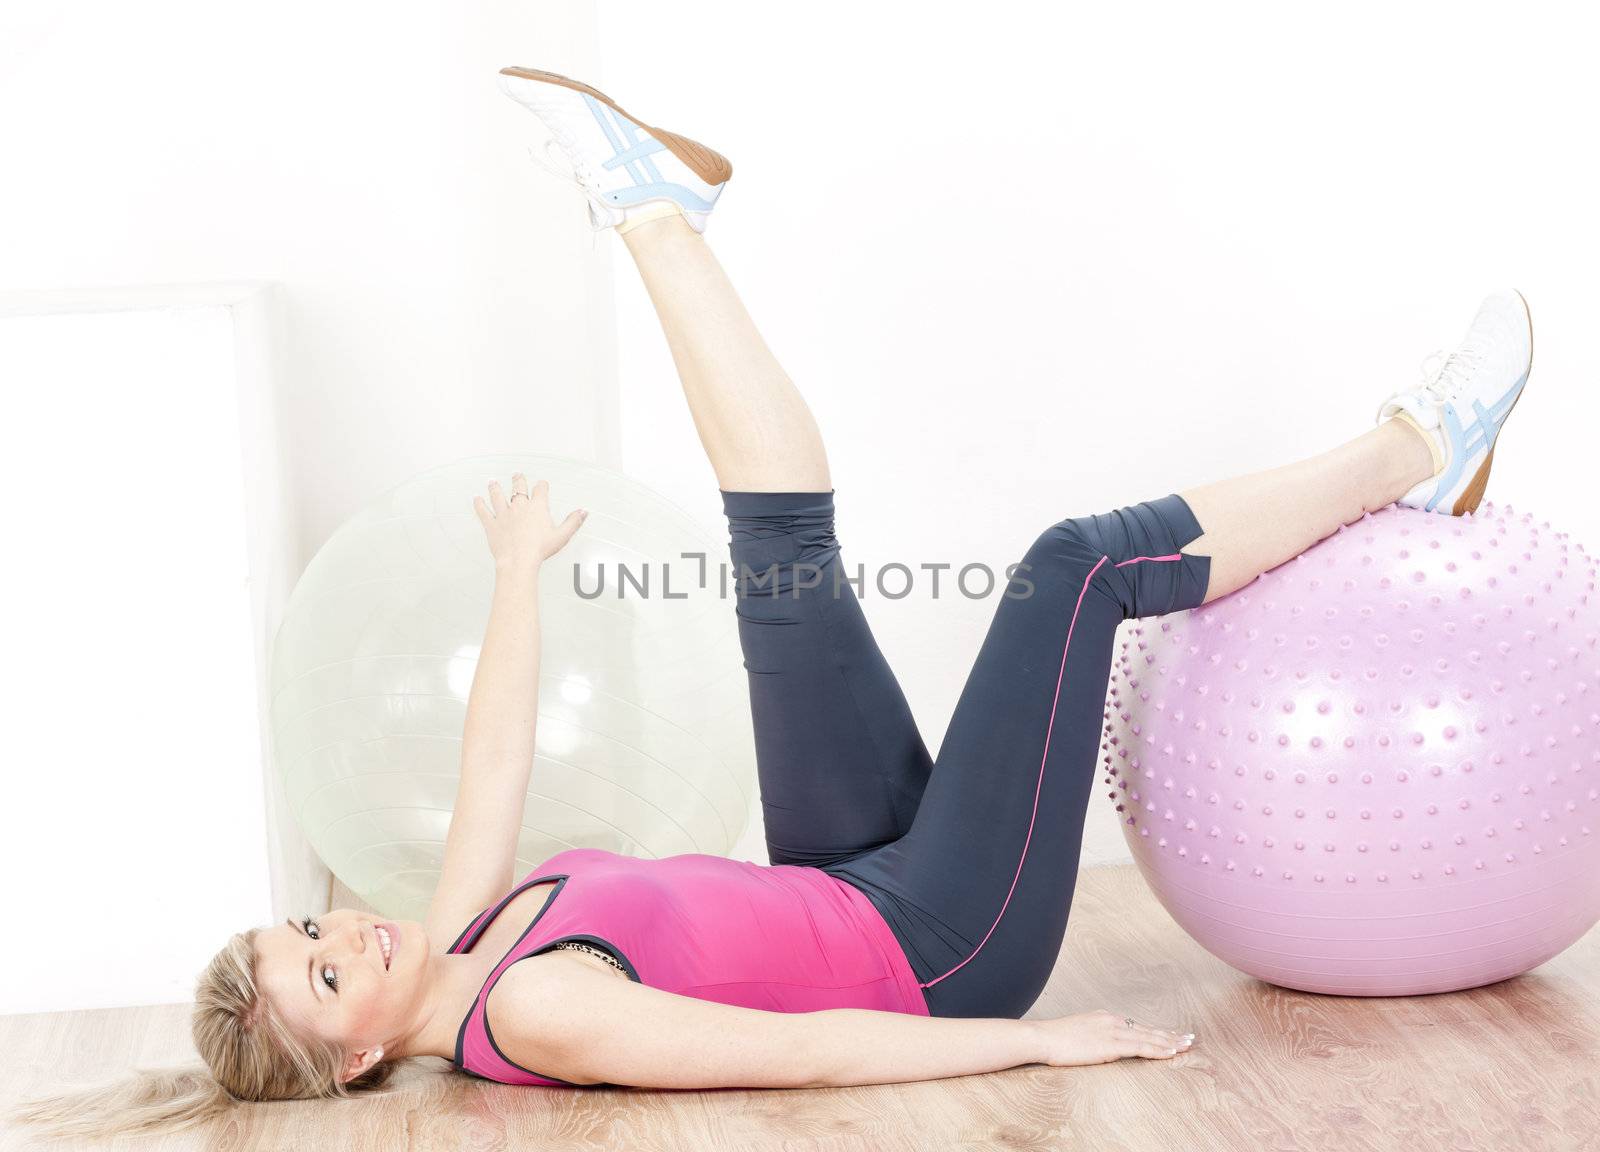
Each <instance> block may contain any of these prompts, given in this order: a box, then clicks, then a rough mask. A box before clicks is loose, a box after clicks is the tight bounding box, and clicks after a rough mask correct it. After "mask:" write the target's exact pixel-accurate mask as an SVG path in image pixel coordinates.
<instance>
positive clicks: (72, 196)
mask: <svg viewBox="0 0 1600 1152" xmlns="http://www.w3.org/2000/svg"><path fill="white" fill-rule="evenodd" d="M0 46H4V47H3V49H0V102H3V105H4V107H5V109H6V111H5V113H4V115H0V166H3V171H4V179H0V253H3V254H4V255H3V258H0V290H3V289H38V288H56V287H81V286H85V285H108V284H109V285H134V284H160V283H168V282H181V281H195V280H217V279H260V280H275V281H279V282H281V283H282V284H283V286H284V302H285V310H286V314H285V339H286V346H285V348H284V379H285V382H286V391H285V395H284V397H283V406H284V416H285V419H284V426H285V427H286V428H289V429H291V430H292V436H293V446H292V459H291V465H292V469H293V473H294V478H293V490H294V494H295V497H296V500H297V503H298V504H299V505H300V506H301V508H302V509H303V516H302V518H301V533H302V537H301V544H302V547H303V548H304V550H305V552H306V555H309V554H310V553H311V552H312V551H314V550H315V548H316V546H317V545H319V544H320V543H321V542H322V541H323V540H324V539H326V538H327V536H328V534H329V533H330V532H331V531H332V529H333V528H334V527H336V526H337V525H338V523H339V522H341V521H342V520H343V519H344V518H345V517H346V516H347V515H348V514H349V513H350V512H351V511H353V510H354V509H355V508H356V507H358V506H359V505H360V504H361V503H362V502H363V501H364V500H366V499H367V498H369V497H370V496H371V495H372V494H374V493H375V492H377V491H380V490H382V489H383V488H386V487H388V486H389V485H391V484H394V483H397V482H398V481H400V480H402V479H404V478H405V477H407V476H409V475H412V474H413V473H415V472H417V471H419V470H421V469H422V468H425V467H429V466H431V465H434V464H438V463H440V462H441V461H444V460H448V459H452V458H455V457H459V456H464V455H474V454H478V453H487V452H496V451H509V450H514V449H523V450H559V451H563V452H567V453H570V454H573V455H578V456H584V457H594V456H607V455H613V454H614V452H615V430H614V426H613V425H614V409H613V407H612V406H611V405H610V404H609V402H608V403H605V404H599V403H597V400H596V398H597V397H598V396H600V395H601V394H603V393H607V392H609V391H610V390H611V389H612V387H613V381H614V371H615V368H614V364H613V360H612V357H611V353H610V346H611V342H610V339H609V333H610V331H611V310H610V302H609V269H608V267H607V265H606V261H605V257H604V250H603V249H600V248H597V247H596V246H594V244H593V242H592V239H591V236H590V234H589V232H588V231H587V228H586V226H585V225H584V214H583V207H582V200H581V198H580V197H579V196H578V194H577V193H576V191H574V190H570V189H568V188H566V187H563V186H562V185H560V184H558V183H557V182H556V181H554V180H552V179H550V178H548V177H546V176H545V175H544V174H542V173H541V172H540V171H539V170H538V169H536V168H535V167H534V166H533V165H532V164H531V163H530V162H529V160H528V157H527V155H526V153H525V151H524V148H523V145H524V143H525V142H527V141H531V140H534V139H536V138H537V131H536V126H535V125H534V123H533V120H532V118H531V117H530V116H529V115H528V114H527V113H526V112H525V111H523V110H522V109H520V108H518V107H517V106H516V105H514V104H513V103H512V102H511V101H509V100H507V99H505V97H504V96H502V95H501V94H500V93H499V91H498V90H497V89H496V87H495V83H494V80H495V72H496V71H497V70H498V69H499V68H500V67H501V66H502V65H505V64H510V63H516V62H518V61H519V60H521V59H522V58H523V57H525V56H533V57H538V58H540V59H546V60H550V61H551V62H552V63H553V64H554V65H557V66H561V67H566V68H569V69H571V70H573V71H577V72H583V71H585V70H591V71H592V69H593V66H594V53H595V31H594V14H593V7H592V5H590V4H587V3H583V2H581V0H559V2H557V0H547V2H543V3H539V4H534V5H528V4H517V3H512V2H510V0H494V2H485V3H477V4H471V5H450V6H446V5H439V4H422V3H415V2H412V3H399V4H393V3H390V4H380V3H376V2H375V0H351V2H345V3H339V4H321V3H311V2H309V0H288V2H286V3H279V4H271V5H246V4H237V3H215V2H209V0H155V2H154V3H149V4H137V5H129V4H120V3H115V2H113V0H78V2H76V3H71V4H64V5H53V6H50V7H48V8H47V7H44V6H42V5H41V6H32V10H25V9H24V6H23V5H9V6H7V7H5V8H4V9H0ZM562 220H565V221H566V222H567V223H568V224H569V225H570V227H561V226H560V225H559V222H560V221H562Z"/></svg>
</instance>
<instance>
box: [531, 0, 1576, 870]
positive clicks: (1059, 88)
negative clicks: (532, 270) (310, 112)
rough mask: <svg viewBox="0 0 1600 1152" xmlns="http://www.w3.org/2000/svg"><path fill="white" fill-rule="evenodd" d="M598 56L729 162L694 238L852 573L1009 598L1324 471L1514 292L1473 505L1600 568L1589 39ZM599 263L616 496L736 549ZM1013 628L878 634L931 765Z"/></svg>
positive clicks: (1339, 35) (966, 612)
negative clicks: (836, 527)
mask: <svg viewBox="0 0 1600 1152" xmlns="http://www.w3.org/2000/svg"><path fill="white" fill-rule="evenodd" d="M601 17H602V19H601V63H602V70H601V72H600V74H599V75H598V76H597V77H595V81H596V82H597V83H598V84H599V85H600V86H601V87H602V88H603V89H604V90H605V91H606V92H607V93H608V94H609V95H611V96H612V97H614V98H616V99H617V100H618V101H620V102H621V104H622V105H623V107H625V108H627V109H628V110H629V111H630V112H633V113H635V114H637V115H640V116H642V117H644V118H645V119H646V120H649V121H652V122H655V123H659V124H661V125H662V126H663V127H666V128H669V129H671V130H673V131H678V132H682V133H684V134H686V135H689V136H691V137H694V138H696V139H700V140H702V141H703V142H704V143H706V144H708V145H710V146H711V147H714V148H717V149H719V150H722V151H724V152H725V153H726V154H727V155H728V156H729V157H730V158H731V159H732V160H733V162H734V169H735V174H734V178H733V181H732V183H731V184H730V186H729V189H728V191H727V193H726V195H725V196H724V197H723V200H722V202H721V204H720V205H719V207H718V208H717V211H716V214H715V216H714V217H713V219H712V222H711V226H710V230H709V232H708V234H707V235H708V239H709V240H710V241H711V243H712V246H713V247H714V248H715V250H716V251H717V253H718V254H719V256H720V257H721V259H722V260H723V262H724V264H725V265H726V266H727V268H728V269H729V272H730V274H731V275H732V277H733V279H734V282H735V283H736V284H737V285H738V286H739V287H740V289H741V291H742V293H743V295H744V298H745V302H746V304H747V305H748V306H749V307H750V310H751V312H752V314H753V315H754V316H755V318H756V320H757V323H759V324H760V325H761V326H762V329H763V332H764V333H765V335H766V337H767V339H768V342H769V343H770V344H771V345H772V347H773V349H774V351H775V352H776V353H777V354H778V356H779V358H780V359H781V360H782V361H783V363H784V364H785V366H786V367H787V368H788V370H789V372H790V374H791V375H792V376H793V377H794V379H795V381H796V383H797V384H799V385H800V387H801V388H802V390H803V391H804V392H805V393H806V395H807V397H808V399H809V400H810V401H811V403H812V406H813V408H814V410H815V412H816V414H817V417H818V419H819V421H820V423H821V425H822V428H823V431H824V434H825V435H826V437H827V440H828V445H829V450H830V456H831V459H832V464H833V471H834V480H835V484H836V486H837V489H838V491H839V503H840V525H841V540H842V542H843V544H844V547H845V552H846V558H847V559H848V560H849V561H850V562H851V563H852V564H853V563H856V562H863V563H865V564H866V565H867V566H868V570H869V571H871V570H872V569H873V568H874V567H875V566H876V565H878V564H882V563H887V562H890V561H900V562H902V563H907V564H911V565H912V566H913V567H915V566H916V565H917V564H918V563H921V562H933V561H938V560H952V559H954V560H957V561H958V562H967V561H971V560H981V561H984V562H988V563H990V564H992V565H994V566H996V567H998V566H999V565H1001V564H1004V563H1007V562H1010V561H1014V560H1016V559H1018V558H1020V555H1021V552H1022V551H1023V550H1024V549H1025V548H1026V546H1027V544H1028V543H1029V542H1030V541H1031V540H1032V539H1033V537H1034V535H1035V534H1036V533H1037V531H1038V530H1039V529H1040V528H1042V527H1043V526H1045V525H1046V524H1048V523H1051V522H1053V521H1054V520H1057V519H1060V518H1062V517H1064V516H1069V515H1083V514H1086V513H1090V512H1099V511H1105V510H1108V509H1110V508H1114V507H1119V506H1122V505H1124V504H1129V503H1134V502H1136V501H1139V500H1144V499H1150V498H1153V497H1156V496H1160V495H1164V494H1166V493H1167V492H1171V491H1176V490H1179V489H1181V488H1184V487H1188V486H1190V485H1194V484H1197V483H1201V482H1204V481H1207V480H1210V479H1213V478H1217V477H1221V476H1223V475H1227V474H1231V473H1235V472H1239V471H1246V470H1253V469H1257V468H1263V467H1269V466H1272V465H1275V464H1279V463H1284V462H1286V461H1288V460H1291V459H1297V458H1300V457H1303V456H1307V455H1311V454H1313V453H1315V452H1318V451H1321V450H1322V449H1324V448H1326V447H1329V446H1331V445H1333V444H1334V443H1336V442H1338V441H1341V440H1343V439H1346V438H1348V437H1350V436H1353V435H1355V434H1358V433H1360V432H1361V431H1364V430H1365V429H1366V428H1367V427H1368V426H1369V423H1370V421H1371V419H1372V415H1373V412H1374V411H1375V409H1376V408H1377V406H1378V402H1379V401H1380V400H1381V399H1382V398H1383V396H1384V395H1385V394H1386V393H1387V391H1388V390H1389V389H1391V388H1393V387H1397V386H1403V385H1406V384H1410V383H1412V382H1414V381H1415V380H1416V378H1417V374H1418V372H1419V369H1420V364H1421V361H1422V360H1423V358H1424V357H1425V356H1426V355H1427V354H1428V353H1429V352H1431V351H1433V350H1434V349H1435V348H1437V347H1440V346H1441V345H1442V346H1453V345H1454V344H1455V343H1456V342H1457V341H1458V340H1459V339H1460V337H1461V335H1462V333H1463V332H1464V331H1465V328H1466V326H1467V324H1468V322H1469V321H1470V319H1471V316H1472V313H1473V310H1474V309H1475V308H1476V306H1477V303H1478V301H1479V299H1480V298H1481V297H1482V295H1484V294H1485V293H1486V292H1488V291H1491V290H1494V289H1496V288H1498V287H1500V286H1502V285H1511V286H1515V287H1519V288H1521V289H1522V290H1523V291H1524V292H1525V293H1526V294H1527V296H1528V298H1529V300H1530V301H1531V303H1532V308H1533V315H1534V326H1535V343H1536V358H1535V364H1534V371H1533V377H1532V381H1531V383H1530V389H1531V391H1530V393H1529V398H1528V399H1527V402H1526V403H1523V404H1521V405H1519V407H1518V409H1517V415H1516V420H1515V421H1514V422H1513V423H1512V425H1510V426H1509V427H1508V430H1507V433H1506V435H1505V438H1504V439H1503V440H1502V441H1501V444H1500V447H1499V450H1498V451H1497V453H1496V456H1495V466H1494V474H1493V480H1492V482H1491V484H1490V488H1489V498H1490V499H1492V500H1498V501H1502V502H1506V501H1508V502H1510V503H1511V504H1513V505H1514V506H1517V507H1522V506H1524V505H1525V506H1526V507H1528V508H1529V509H1536V510H1537V511H1538V512H1539V513H1540V514H1541V515H1544V516H1548V517H1550V518H1551V519H1552V520H1555V521H1557V522H1558V523H1559V524H1560V526H1562V527H1564V528H1566V529H1568V530H1570V531H1572V532H1573V533H1574V534H1575V535H1576V536H1577V537H1578V538H1579V539H1580V540H1585V541H1587V542H1588V545H1589V547H1591V548H1593V547H1596V546H1600V513H1596V512H1595V510H1594V508H1593V505H1592V502H1591V501H1590V499H1589V496H1588V492H1587V491H1586V486H1585V485H1583V484H1582V482H1581V480H1580V477H1582V476H1583V475H1584V474H1585V471H1586V469H1585V468H1584V465H1585V464H1586V463H1587V456H1588V454H1589V453H1590V451H1591V448H1590V442H1591V439H1592V435H1593V433H1592V429H1593V427H1594V422H1595V419H1596V417H1597V415H1600V404H1597V403H1596V401H1595V399H1594V396H1593V388H1594V384H1595V382H1596V379H1597V376H1600V350H1597V345H1596V343H1595V341H1594V339H1593V332H1594V330H1595V324H1596V320H1595V318H1596V316H1600V281H1597V280H1596V277H1595V275H1594V267H1595V258H1596V256H1597V255H1600V242H1597V240H1600V229H1597V224H1596V215H1595V213H1596V209H1595V205H1596V204H1597V203H1600V161H1597V156H1596V151H1595V149H1594V148H1593V146H1592V139H1593V116H1594V111H1595V109H1596V108H1597V107H1600V79H1597V74H1596V72H1595V70H1594V68H1593V66H1592V59H1591V55H1592V52H1591V49H1592V45H1593V44H1594V42H1595V39H1594V37H1595V32H1596V28H1595V26H1594V24H1593V21H1592V17H1591V16H1590V14H1589V13H1588V12H1587V10H1584V9H1581V8H1579V7H1577V6H1572V5H1560V6H1554V5H1550V6H1545V5H1537V4H1536V5H1518V6H1517V7H1516V8H1515V9H1511V8H1508V7H1507V6H1505V5H1504V4H1495V5H1464V4H1448V5H1444V4H1412V5H1394V4H1373V3H1357V4H1346V5H1341V6H1339V7H1338V8H1337V9H1333V8H1328V7H1326V6H1320V7H1319V6H1304V5H1282V4H1237V3H1227V4H1207V5H1198V6H1197V5H1182V4H1176V3H1159V4H1151V3H1147V4H1139V5H1104V4H1101V5H1086V4H1067V5H1044V4H1037V3H1017V2H1006V3H999V4H992V5H988V6H986V7H984V8H982V9H973V8H971V7H969V6H965V5H962V6H955V5H929V4H926V3H923V4H909V3H882V4H871V5H863V4H852V3H845V2H842V0H821V2H818V3H812V4H807V5H805V6H804V7H803V8H801V9H796V8H794V7H792V6H777V7H775V6H772V5H761V4H749V3H739V2H736V0H705V2H704V3H701V4H699V5H697V7H696V15H695V18H694V21H693V24H692V27H691V26H690V25H689V24H687V23H686V21H685V18H684V14H683V12H682V11H681V10H680V9H677V8H673V7H671V6H662V5H636V4H617V5H607V6H605V7H604V8H603V10H602V13H601ZM1580 20H1581V21H1583V23H1579V22H1578V21H1580ZM525 62H526V63H531V64H540V63H541V61H540V59H539V58H538V57H537V56H535V57H530V58H529V59H528V60H527V61H525ZM562 63H563V62H562V61H560V60H557V61H555V62H552V63H548V64H545V65H544V66H547V67H553V68H555V69H556V70H558V71H559V70H561V67H560V65H561V64H562ZM613 252H614V258H615V260H616V263H617V272H618V275H617V285H618V288H617V291H618V309H619V314H618V333H619V337H618V339H619V363H620V374H621V380H622V390H623V413H624V417H623V444H624V459H625V461H626V464H627V466H628V468H629V470H630V471H633V472H636V473H637V474H639V475H640V476H643V477H647V478H649V479H650V480H651V482H652V483H656V484H658V485H659V486H661V487H662V488H663V489H664V490H666V491H667V492H668V493H669V494H671V495H673V496H674V497H676V498H678V499H679V500H681V501H682V502H684V503H686V504H688V505H690V506H691V507H693V508H695V509H696V510H697V511H700V512H701V513H702V514H703V515H705V516H707V517H708V518H714V517H715V516H716V515H717V512H718V505H717V501H716V493H715V484H714V481H713V479H712V476H711V473H710V470H709V468H708V467H707V466H706V464H705V463H704V460H703V458H702V457H701V456H700V454H699V449H698V446H697V442H696V440H695V438H694V432H693V428H692V426H691V425H690V423H689V421H688V418H687V415H686V413H685V410H684V407H683V404H682V401H681V399H680V398H679V396H678V395H677V393H676V390H675V384H674V376H673V373H672V366H671V361H670V358H669V357H668V355H667V352H666V348H665V345H664V343H663V342H662V340H661V337H660V334H659V331H658V329H657V328H656V326H655V322H654V319H653V315H652V313H651V312H650V310H649V302H648V299H647V298H646V296H645V294H644V292H643V290H642V288H641V287H640V286H639V284H638V282H637V279H636V278H635V277H634V276H633V275H632V271H631V266H630V262H629V261H628V258H627V254H626V252H625V251H624V250H623V249H622V247H621V245H620V244H617V245H614V248H613ZM923 591H926V587H925V586H924V588H923ZM995 603H996V601H994V600H989V601H971V600H965V599H962V598H959V597H956V598H943V599H940V600H939V601H938V602H937V603H932V602H930V601H929V600H928V599H927V598H926V597H925V596H923V595H913V596H911V597H908V598H906V599H905V600H901V601H897V602H890V601H886V600H884V599H883V598H881V597H876V596H869V597H868V602H867V604H866V610H867V613H868V616H869V618H870V619H871V620H872V622H873V625H874V629H875V631H876V632H877V635H878V637H879V639H880V642H881V643H882V645H883V647H884V648H885V650H886V652H887V654H888V656H889V658H890V660H891V662H892V663H893V665H894V667H895V668H896V669H897V671H898V673H899V675H900V678H901V681H902V683H903V684H904V685H905V687H906V689H907V692H908V694H909V696H910V699H911V703H912V707H913V709H914V711H915V713H916V715H917V717H918V720H919V722H920V723H921V725H922V727H923V730H924V734H925V736H926V738H927V740H928V741H929V743H930V745H931V746H935V747H936V746H937V744H938V742H939V741H940V739H941V738H942V736H943V733H944V728H945V724H946V722H947V719H948V716H949V712H950V709H951V708H952V707H953V705H954V703H955V700H956V697H957V695H958V693H959V691H960V688H961V684H962V682H963V680H964V677H965V675H966V671H967V669H968V668H969V667H970V663H971V660H972V658H973V656H974V655H975V654H976V651H977V647H978V644H979V642H980V640H981V638H982V635H983V631H984V629H985V628H986V626H987V623H988V620H989V618H990V616H991V615H992V613H993V609H994V606H995ZM1109 809H1110V806H1109V805H1108V804H1106V803H1105V802H1104V801H1103V799H1102V798H1099V797H1097V799H1096V802H1095V804H1094V806H1093V810H1092V813H1091V818H1090V824H1089V828H1088V833H1087V840H1086V860H1089V861H1104V860H1113V859H1126V858H1127V854H1126V852H1125V850H1124V848H1123V844H1122V840H1121V836H1120V833H1119V831H1118V829H1117V827H1116V825H1115V822H1114V821H1113V819H1112V818H1111V813H1110V810H1109Z"/></svg>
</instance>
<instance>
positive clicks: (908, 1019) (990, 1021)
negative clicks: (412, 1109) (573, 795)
mask: <svg viewBox="0 0 1600 1152" xmlns="http://www.w3.org/2000/svg"><path fill="white" fill-rule="evenodd" d="M539 964H540V961H539V960H535V961H533V962H532V963H529V962H523V963H520V964H517V965H514V966H513V968H512V969H511V970H510V971H508V972H507V973H506V974H505V976H504V977H503V978H502V979H501V980H500V982H499V984H498V985H497V986H496V988H495V989H494V992H493V995H492V996H491V1000H492V1005H491V1011H492V1016H493V1019H492V1021H491V1027H492V1028H493V1029H494V1035H495V1038H496V1040H497V1042H499V1044H500V1046H501V1048H502V1049H503V1050H504V1051H505V1053H506V1055H507V1056H509V1057H510V1058H511V1059H512V1060H514V1061H516V1062H517V1063H518V1064H521V1065H522V1066H523V1067H524V1068H528V1069H531V1070H532V1071H534V1072H536V1073H540V1074H543V1075H546V1076H551V1077H554V1078H556V1079H560V1080H567V1081H570V1082H571V1083H574V1084H626V1085H633V1086H636V1087H648V1088H823V1087H842V1086H844V1085H849V1084H894V1083H901V1082H903V1081H908V1080H936V1079H940V1078H943V1077H946V1076H965V1075H970V1074H972V1073H977V1072H996V1071H999V1070H1001V1069H1003V1068H1014V1067H1016V1066H1017V1065H1019V1064H1053V1065H1057V1066H1067V1065H1077V1064H1104V1063H1108V1062H1110V1061H1113V1060H1119V1059H1122V1058H1123V1057H1127V1056H1133V1057H1143V1058H1146V1059H1156V1060H1159V1059H1166V1058H1168V1057H1171V1056H1173V1055H1175V1054H1176V1053H1178V1052H1181V1051H1186V1050H1187V1049H1188V1047H1189V1044H1190V1042H1191V1041H1192V1037H1185V1036H1180V1035H1178V1034H1177V1033H1175V1032H1167V1031H1162V1030H1160V1029H1156V1028H1149V1027H1145V1026H1144V1025H1141V1024H1133V1025H1131V1026H1130V1025H1129V1024H1127V1023H1126V1021H1125V1018H1124V1017H1122V1016H1120V1015H1117V1014H1115V1013H1111V1012H1088V1013H1084V1014H1082V1015H1077V1016H1064V1017H1060V1018H1058V1019H1053V1020H1009V1019H1003V1018H976V1019H955V1018H945V1017H931V1016H911V1015H906V1014H903V1013H898V1012H880V1011H873V1010H869V1009H859V1008H831V1009H827V1010H824V1011H819V1012H794V1013H786V1012H767V1011H762V1010H760V1009H754V1008H737V1007H733V1006H731V1005H727V1004H717V1003H714V1002H712V1001H707V1000H698V999H694V998H692V997H688V996H679V995H677V994H675V993H671V992H665V991H662V990H661V989H657V988H651V987H648V986H646V985H644V984H637V983H634V982H633V981H631V980H623V979H621V978H619V977H617V976H614V975H612V974H611V973H608V972H604V971H600V970H599V969H590V968H588V967H587V966H583V967H580V966H579V965H578V964H575V963H571V962H566V963H562V962H560V961H558V962H556V963H553V964H549V965H546V966H544V967H542V968H541V967H538V965H539ZM557 964H560V967H559V969H558V967H557ZM519 970H520V971H519Z"/></svg>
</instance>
